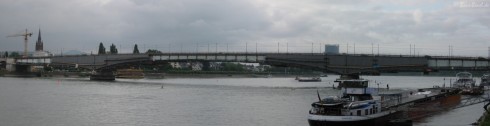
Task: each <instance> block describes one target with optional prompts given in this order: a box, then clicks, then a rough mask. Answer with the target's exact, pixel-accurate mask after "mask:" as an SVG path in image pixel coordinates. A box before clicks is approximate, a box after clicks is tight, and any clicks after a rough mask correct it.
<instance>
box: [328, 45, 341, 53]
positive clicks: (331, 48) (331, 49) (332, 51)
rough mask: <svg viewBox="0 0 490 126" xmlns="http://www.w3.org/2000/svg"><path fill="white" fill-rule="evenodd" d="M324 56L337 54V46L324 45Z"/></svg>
mask: <svg viewBox="0 0 490 126" xmlns="http://www.w3.org/2000/svg"><path fill="white" fill-rule="evenodd" d="M325 54H339V45H329V44H327V45H325Z"/></svg>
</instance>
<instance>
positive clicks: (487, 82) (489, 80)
mask: <svg viewBox="0 0 490 126" xmlns="http://www.w3.org/2000/svg"><path fill="white" fill-rule="evenodd" d="M480 86H490V74H484V75H483V76H482V77H481V82H480Z"/></svg>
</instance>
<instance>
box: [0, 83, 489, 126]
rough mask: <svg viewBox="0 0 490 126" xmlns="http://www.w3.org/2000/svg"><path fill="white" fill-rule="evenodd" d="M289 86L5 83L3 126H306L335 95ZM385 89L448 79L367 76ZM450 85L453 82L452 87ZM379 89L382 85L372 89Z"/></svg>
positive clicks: (444, 118)
mask: <svg viewBox="0 0 490 126" xmlns="http://www.w3.org/2000/svg"><path fill="white" fill-rule="evenodd" d="M335 78H338V76H335V75H332V76H329V77H323V78H322V79H323V82H308V83H306V82H297V81H296V80H294V78H293V77H291V78H286V77H283V78H274V77H273V78H170V79H156V80H155V79H139V80H131V79H118V80H116V81H115V82H98V81H89V80H88V79H87V78H11V77H0V123H1V124H0V125H2V126H3V125H5V126H32V125H36V126H67V125H70V126H77V125H78V126H79V125H83V126H127V125H145V126H147V125H156V126H157V125H165V126H307V125H308V122H307V118H306V117H307V114H308V110H309V109H310V104H311V103H312V102H315V101H317V96H316V90H319V92H320V94H321V96H328V95H336V94H337V90H333V89H331V87H332V84H333V80H334V79H335ZM363 78H366V79H370V80H371V81H372V82H374V81H376V82H378V83H379V82H380V83H381V85H380V87H386V84H389V86H390V89H402V90H405V89H416V88H425V87H432V86H433V85H439V86H442V84H443V83H444V81H443V78H444V77H425V76H363ZM446 83H449V80H446ZM372 86H373V87H374V86H377V85H374V84H373V85H372ZM482 107H483V104H477V105H473V106H469V107H464V108H459V109H455V110H450V111H446V112H442V113H440V114H436V115H433V116H430V117H427V118H425V119H423V120H422V121H421V122H417V123H416V124H415V125H417V126H425V125H428V126H432V125H444V126H462V125H469V124H470V123H473V122H475V121H476V120H477V119H478V118H479V116H481V115H482V113H483V109H482Z"/></svg>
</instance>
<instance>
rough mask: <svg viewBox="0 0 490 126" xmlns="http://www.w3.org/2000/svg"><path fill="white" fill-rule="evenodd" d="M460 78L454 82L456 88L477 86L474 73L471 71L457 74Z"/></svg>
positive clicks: (453, 85)
mask: <svg viewBox="0 0 490 126" xmlns="http://www.w3.org/2000/svg"><path fill="white" fill-rule="evenodd" d="M456 77H457V78H458V79H457V80H456V81H455V82H454V83H452V87H454V88H460V89H464V88H472V87H474V86H475V83H476V81H475V80H474V79H473V75H472V74H471V73H469V72H460V73H457V74H456Z"/></svg>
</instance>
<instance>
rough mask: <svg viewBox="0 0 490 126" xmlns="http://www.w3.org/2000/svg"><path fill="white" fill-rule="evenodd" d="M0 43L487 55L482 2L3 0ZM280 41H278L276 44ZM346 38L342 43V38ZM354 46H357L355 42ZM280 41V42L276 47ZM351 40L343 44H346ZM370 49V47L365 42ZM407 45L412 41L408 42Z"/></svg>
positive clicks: (14, 46) (487, 4)
mask: <svg viewBox="0 0 490 126" xmlns="http://www.w3.org/2000/svg"><path fill="white" fill-rule="evenodd" d="M0 16H1V20H0V35H1V36H3V37H0V51H21V50H23V39H22V37H9V38H7V37H5V36H8V35H11V34H16V33H20V32H22V31H23V30H25V29H26V28H27V29H29V31H33V32H34V35H33V36H32V37H31V38H30V40H29V50H34V45H35V44H34V43H35V41H36V39H37V36H38V29H39V28H41V30H42V38H43V41H44V48H45V50H47V51H50V52H54V53H59V52H60V51H61V50H65V51H66V50H80V51H84V52H88V53H90V51H94V52H95V50H97V48H98V44H99V43H100V42H103V43H104V45H105V46H106V48H108V46H109V45H110V44H112V43H113V44H115V45H117V47H118V48H119V50H120V52H130V51H131V50H132V47H133V45H134V44H138V45H139V46H140V50H146V49H158V50H161V51H162V52H169V51H170V52H180V51H182V52H196V51H198V52H207V51H208V48H209V51H211V52H215V51H218V52H245V51H249V52H255V51H256V50H257V51H258V52H277V51H279V52H286V51H288V52H316V53H317V52H321V51H322V50H323V46H321V45H324V44H339V45H340V49H341V52H347V51H348V52H349V53H354V50H355V53H372V52H374V53H377V52H378V49H377V47H378V45H379V53H383V54H396V55H398V54H406V55H408V54H410V52H411V51H410V50H411V47H413V45H414V46H415V54H420V55H426V54H429V55H448V52H449V51H448V50H449V46H450V45H451V46H452V47H453V55H461V56H485V57H486V56H487V55H488V49H489V46H490V35H489V33H490V28H489V26H490V1H489V0H404V1H402V0H363V1H357V0H340V1H339V0H301V1H298V0H1V1H0ZM278 45H279V46H278ZM347 45H348V46H347ZM354 45H355V46H354ZM278 47H279V48H278ZM347 47H348V48H347ZM372 47H374V48H372ZM412 53H413V49H412Z"/></svg>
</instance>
